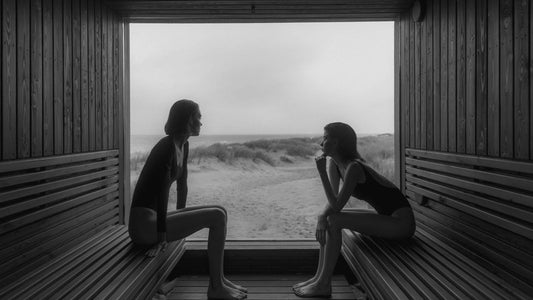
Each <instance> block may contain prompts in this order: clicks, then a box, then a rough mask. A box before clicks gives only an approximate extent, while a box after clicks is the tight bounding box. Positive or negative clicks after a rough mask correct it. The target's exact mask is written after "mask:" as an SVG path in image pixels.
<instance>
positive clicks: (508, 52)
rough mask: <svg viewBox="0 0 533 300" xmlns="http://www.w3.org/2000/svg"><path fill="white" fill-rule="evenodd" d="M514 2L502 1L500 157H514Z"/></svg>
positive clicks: (511, 0)
mask: <svg viewBox="0 0 533 300" xmlns="http://www.w3.org/2000/svg"><path fill="white" fill-rule="evenodd" d="M513 32H514V31H513V0H500V137H501V138H500V155H501V157H508V158H512V157H513V156H514V140H513V136H514V121H513V120H514V119H513V114H514V109H513V107H514V105H513V98H514V95H513V87H514V72H513V65H514V57H513V52H514V51H513V36H514V35H513Z"/></svg>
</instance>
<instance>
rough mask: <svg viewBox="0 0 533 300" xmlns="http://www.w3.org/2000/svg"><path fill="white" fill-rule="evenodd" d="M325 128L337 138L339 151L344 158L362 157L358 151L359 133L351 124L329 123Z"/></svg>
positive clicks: (330, 134) (331, 135)
mask: <svg viewBox="0 0 533 300" xmlns="http://www.w3.org/2000/svg"><path fill="white" fill-rule="evenodd" d="M324 130H325V131H327V132H328V134H329V136H330V137H332V138H334V139H336V140H337V151H338V152H339V155H340V156H341V157H342V158H344V159H356V158H358V159H362V157H361V155H360V154H359V152H358V151H357V135H356V134H355V131H354V130H353V128H352V127H351V126H350V125H348V124H345V123H341V122H335V123H329V124H328V125H326V126H325V127H324Z"/></svg>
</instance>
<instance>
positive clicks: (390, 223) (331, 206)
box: [293, 122, 416, 297]
mask: <svg viewBox="0 0 533 300" xmlns="http://www.w3.org/2000/svg"><path fill="white" fill-rule="evenodd" d="M320 145H321V147H322V152H323V154H322V155H321V156H319V157H317V158H315V162H316V167H317V169H318V173H319V175H320V179H321V181H322V186H323V188H324V191H325V193H326V199H327V204H326V206H325V208H324V210H323V211H322V212H321V213H320V215H319V216H318V222H317V227H316V239H317V241H318V242H319V243H320V255H319V262H318V269H317V271H316V274H315V276H314V277H313V278H311V279H309V280H307V281H305V282H301V283H299V284H296V285H294V286H293V289H294V293H295V294H296V295H298V296H300V297H329V296H331V277H332V275H333V270H334V268H335V264H336V262H337V259H338V257H339V253H340V249H341V243H342V234H341V232H342V229H344V228H347V229H350V230H354V231H357V232H359V233H361V234H365V235H370V236H375V237H380V238H385V239H391V240H402V239H408V238H410V237H411V236H412V235H413V234H414V231H415V227H416V225H415V220H414V216H413V211H412V209H411V206H410V205H409V202H408V201H407V199H406V198H405V197H404V195H403V194H402V193H401V191H400V190H399V189H398V188H397V187H396V186H395V185H394V184H393V183H392V182H390V181H389V180H387V179H386V178H385V177H383V176H382V175H380V174H378V173H377V172H376V171H374V170H373V169H372V168H371V167H370V166H368V165H367V164H366V163H365V161H364V160H363V159H362V157H361V155H359V152H358V151H357V136H356V134H355V131H354V130H353V129H352V128H351V127H350V126H349V125H347V124H344V123H340V122H337V123H331V124H328V125H326V126H325V127H324V137H323V140H322V143H321V144H320ZM327 157H329V158H330V162H329V166H328V167H326V165H327V164H326V158H327ZM326 169H327V170H326ZM341 180H342V182H343V184H342V187H341V189H340V191H339V183H340V181H341ZM351 196H354V197H356V198H358V199H360V200H363V201H366V202H368V203H369V204H370V205H371V206H372V207H373V208H374V209H375V210H376V212H377V213H376V212H373V211H371V210H366V209H350V208H344V206H345V205H346V202H347V201H348V200H349V199H350V197H351Z"/></svg>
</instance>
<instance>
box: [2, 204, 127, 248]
mask: <svg viewBox="0 0 533 300" xmlns="http://www.w3.org/2000/svg"><path fill="white" fill-rule="evenodd" d="M113 196H114V195H113V194H112V195H110V196H108V198H111V197H113ZM115 197H116V196H115ZM108 198H106V197H104V198H101V199H99V200H98V201H89V202H86V203H83V204H80V205H77V206H74V207H72V208H69V209H68V210H66V211H61V212H58V213H52V214H50V215H49V216H47V217H44V218H42V219H39V222H34V223H31V222H30V223H28V224H23V225H25V226H22V227H19V228H14V229H13V230H11V231H9V232H7V233H5V234H4V233H2V241H5V243H6V244H5V245H3V246H2V248H6V249H7V247H8V246H9V245H15V244H17V243H19V244H20V242H22V241H24V240H25V239H32V238H33V237H35V236H38V235H41V234H43V233H44V232H47V230H48V229H49V228H53V227H56V226H60V225H61V224H64V223H66V222H71V221H72V220H75V219H78V218H82V217H83V215H84V214H86V213H87V212H88V211H98V210H99V209H101V207H103V206H105V205H108V204H109V203H113V205H114V206H116V205H117V204H116V203H117V202H118V199H116V198H115V199H108ZM109 200H111V201H109ZM106 203H108V204H106ZM2 251H4V250H2Z"/></svg>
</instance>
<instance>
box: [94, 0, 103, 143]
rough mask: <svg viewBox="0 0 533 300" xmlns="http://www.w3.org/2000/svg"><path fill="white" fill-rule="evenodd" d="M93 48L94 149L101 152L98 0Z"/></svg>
mask: <svg viewBox="0 0 533 300" xmlns="http://www.w3.org/2000/svg"><path fill="white" fill-rule="evenodd" d="M94 48H95V71H94V76H95V93H94V94H95V106H96V107H95V115H96V116H95V138H96V140H95V148H96V150H102V8H101V3H100V0H96V1H94Z"/></svg>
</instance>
